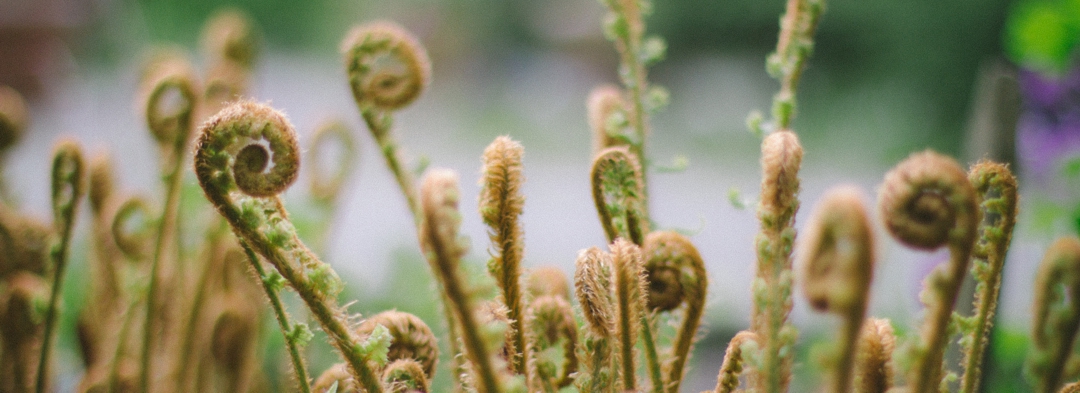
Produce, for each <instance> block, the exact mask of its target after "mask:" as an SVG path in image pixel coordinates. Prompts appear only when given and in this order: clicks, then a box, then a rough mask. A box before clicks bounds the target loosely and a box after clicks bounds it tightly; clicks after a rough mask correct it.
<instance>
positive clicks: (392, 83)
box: [342, 21, 431, 110]
mask: <svg viewBox="0 0 1080 393" xmlns="http://www.w3.org/2000/svg"><path fill="white" fill-rule="evenodd" d="M342 48H343V51H344V52H345V64H346V70H347V71H348V73H349V86H351V87H352V92H353V98H354V99H356V102H357V104H359V105H360V106H361V108H362V109H361V110H363V107H371V108H376V109H381V110H395V109H400V108H402V107H404V106H406V105H409V104H410V103H412V102H413V101H414V100H416V98H417V97H419V96H420V92H421V91H423V90H424V87H425V86H427V84H428V82H429V81H430V80H431V62H430V60H428V57H427V52H426V51H424V48H423V46H421V45H420V43H419V42H418V41H417V40H416V38H414V37H413V36H412V34H409V32H408V31H405V29H403V28H402V27H401V26H398V25H397V24H395V23H393V22H388V21H378V22H372V23H369V24H366V25H363V26H358V27H355V28H353V29H352V30H351V31H350V32H349V35H348V37H347V38H346V39H345V42H344V44H343V45H342Z"/></svg>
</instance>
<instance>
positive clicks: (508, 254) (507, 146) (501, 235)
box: [479, 136, 527, 374]
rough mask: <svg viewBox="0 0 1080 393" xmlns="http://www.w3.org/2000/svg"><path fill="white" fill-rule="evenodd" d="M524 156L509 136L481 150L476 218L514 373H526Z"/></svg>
mask: <svg viewBox="0 0 1080 393" xmlns="http://www.w3.org/2000/svg"><path fill="white" fill-rule="evenodd" d="M524 153H525V151H524V149H523V148H522V147H521V144H519V143H517V142H514V141H513V140H511V139H510V138H509V137H506V136H500V137H498V138H495V141H494V142H492V143H491V145H488V147H487V149H484V157H483V160H484V168H483V170H482V173H483V177H482V178H481V179H480V184H481V189H480V198H479V199H480V216H481V217H482V218H483V219H484V224H485V225H487V226H488V236H489V237H490V238H491V251H490V254H491V260H489V261H488V272H489V273H490V274H491V276H492V277H493V278H494V279H495V283H496V284H497V285H498V286H499V290H500V292H501V295H502V302H503V304H504V305H506V309H507V317H509V318H510V321H509V322H510V326H509V329H510V331H509V336H510V340H509V342H507V343H506V348H507V355H508V356H507V357H508V359H509V361H510V367H511V369H512V370H514V372H515V373H518V374H525V373H526V364H525V363H526V362H527V360H526V357H525V356H524V355H523V354H524V353H525V331H524V329H523V328H522V323H523V322H524V321H525V313H524V309H525V305H524V302H523V301H522V296H521V285H520V277H521V259H522V257H523V254H524V251H523V248H524V243H525V241H524V239H522V230H521V222H520V221H519V217H520V216H521V210H522V208H523V207H524V204H525V197H524V196H522V195H521V187H522V185H523V183H524V182H525V178H524V175H523V174H522V165H521V156H522V155H523V154H524Z"/></svg>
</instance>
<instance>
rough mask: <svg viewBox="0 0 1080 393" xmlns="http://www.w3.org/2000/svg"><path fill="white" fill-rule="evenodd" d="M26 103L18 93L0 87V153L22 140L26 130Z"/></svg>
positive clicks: (8, 88) (5, 87)
mask: <svg viewBox="0 0 1080 393" xmlns="http://www.w3.org/2000/svg"><path fill="white" fill-rule="evenodd" d="M26 118H27V116H26V103H25V102H23V98H22V95H21V94H19V92H18V91H16V90H15V89H12V88H11V87H8V86H0V151H5V150H7V149H8V148H10V147H11V146H12V145H14V144H15V143H16V142H18V141H19V140H20V139H22V135H23V130H25V129H26Z"/></svg>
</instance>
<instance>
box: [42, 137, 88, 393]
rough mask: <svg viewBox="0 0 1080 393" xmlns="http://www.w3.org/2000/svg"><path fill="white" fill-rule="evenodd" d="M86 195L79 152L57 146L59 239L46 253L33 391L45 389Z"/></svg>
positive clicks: (55, 213)
mask: <svg viewBox="0 0 1080 393" xmlns="http://www.w3.org/2000/svg"><path fill="white" fill-rule="evenodd" d="M85 194H86V165H85V163H84V162H83V154H82V149H81V148H80V147H79V145H78V144H77V143H75V142H74V141H71V140H62V141H60V142H59V143H58V144H57V145H56V149H55V152H54V153H53V160H52V210H53V226H54V230H55V231H56V234H57V235H58V240H57V243H56V244H54V245H53V248H52V249H51V250H50V252H49V256H50V259H51V260H52V290H51V292H50V294H49V303H48V311H46V313H45V333H44V337H43V338H42V340H41V356H40V357H39V358H38V367H37V383H36V384H35V385H34V386H35V391H36V392H37V393H42V392H44V391H46V390H47V388H48V386H47V385H48V377H49V354H50V353H51V352H52V351H51V349H52V337H53V331H54V330H56V318H57V316H58V315H59V310H58V308H59V307H60V305H59V303H58V301H59V299H60V289H61V288H62V284H63V281H64V270H65V268H67V257H68V250H69V249H70V248H71V232H72V228H73V227H74V226H75V217H76V216H77V215H78V212H79V205H81V204H82V199H83V196H84V195H85Z"/></svg>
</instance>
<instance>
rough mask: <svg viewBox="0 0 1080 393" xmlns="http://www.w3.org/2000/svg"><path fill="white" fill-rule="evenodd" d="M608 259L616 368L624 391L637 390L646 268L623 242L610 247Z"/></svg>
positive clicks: (637, 250) (637, 251)
mask: <svg viewBox="0 0 1080 393" xmlns="http://www.w3.org/2000/svg"><path fill="white" fill-rule="evenodd" d="M611 260H612V265H614V268H615V306H616V307H615V309H616V311H617V313H618V314H617V319H616V324H615V332H616V336H617V337H618V348H619V351H618V353H619V366H620V367H621V370H620V375H621V376H622V388H623V389H624V390H635V389H637V375H636V373H637V368H636V366H635V365H634V364H635V360H634V358H635V357H636V351H635V350H634V345H635V344H636V343H637V339H638V334H639V333H640V332H641V326H642V323H643V321H644V319H645V303H646V297H647V296H648V293H647V291H648V289H647V284H646V283H645V266H644V261H642V255H641V249H640V248H638V246H636V245H634V244H633V243H630V242H629V241H627V240H626V239H623V238H618V239H615V242H614V243H612V244H611Z"/></svg>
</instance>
